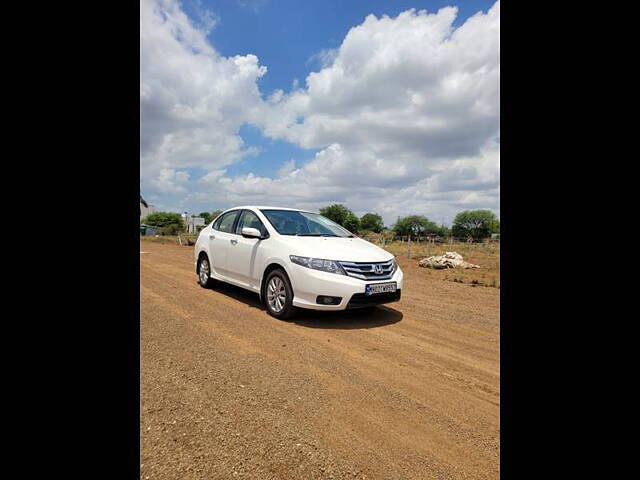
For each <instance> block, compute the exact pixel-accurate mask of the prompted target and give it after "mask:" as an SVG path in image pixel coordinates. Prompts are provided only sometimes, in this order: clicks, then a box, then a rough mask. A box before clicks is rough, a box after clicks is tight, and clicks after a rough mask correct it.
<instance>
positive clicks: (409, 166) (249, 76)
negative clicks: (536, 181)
mask: <svg viewBox="0 0 640 480" xmlns="http://www.w3.org/2000/svg"><path fill="white" fill-rule="evenodd" d="M143 3H144V4H145V5H146V6H147V7H148V8H147V11H146V15H144V14H143V15H141V16H142V17H144V16H149V17H150V18H151V19H146V20H145V21H141V36H142V38H141V45H142V46H141V117H142V119H143V120H142V123H141V134H142V133H143V132H142V129H144V135H143V137H144V138H143V139H142V141H141V165H142V166H141V168H142V169H143V170H144V169H145V168H148V169H149V171H152V172H153V174H154V175H155V176H156V177H158V175H159V174H160V172H161V171H162V169H171V168H176V167H179V166H187V165H188V166H194V165H195V166H200V167H202V168H204V169H205V170H207V171H208V172H212V173H211V174H208V175H207V177H206V178H207V179H208V180H207V181H205V182H199V183H198V184H199V185H200V186H199V187H197V188H194V189H192V190H190V193H189V194H188V195H185V197H184V199H185V200H184V201H185V202H187V203H188V202H199V201H204V199H207V198H209V199H215V200H216V201H217V202H219V203H222V204H224V205H227V206H231V205H233V204H237V203H254V202H255V203H268V204H274V203H275V204H283V205H288V206H299V207H305V208H318V207H321V206H324V205H326V204H327V203H328V202H344V203H346V204H347V205H348V206H349V207H351V208H353V209H354V210H355V211H356V212H357V213H365V212H367V211H377V212H378V213H380V214H382V215H383V216H384V218H385V221H386V222H387V224H391V223H392V222H393V221H394V220H395V218H396V217H397V215H398V214H403V215H404V214H407V213H421V214H426V215H428V216H431V217H433V219H434V220H436V221H439V220H440V218H441V217H444V218H445V219H446V220H447V221H450V219H451V218H452V216H453V215H454V214H455V213H456V212H457V211H459V210H460V209H462V208H490V209H492V210H494V211H495V212H496V213H499V195H500V183H499V170H500V146H499V135H500V129H499V115H500V96H499V83H500V4H499V2H496V4H495V5H494V6H493V7H492V8H491V9H489V10H488V11H487V12H486V13H483V12H479V13H478V14H476V15H474V16H472V17H470V18H468V19H467V20H466V21H465V22H464V23H463V24H462V25H460V26H459V27H457V28H454V27H453V22H454V20H455V18H456V15H457V9H456V8H455V7H445V8H442V9H440V10H438V11H437V12H427V11H425V10H420V11H416V10H414V9H412V10H407V11H405V12H402V13H400V14H399V15H398V16H396V17H395V18H391V17H388V16H382V17H380V18H378V17H376V16H374V15H369V16H367V17H366V18H365V19H364V21H363V22H362V23H361V24H360V25H357V26H354V27H353V28H352V29H351V30H350V31H349V32H348V33H347V35H346V36H345V38H344V40H343V41H342V43H341V45H340V46H339V47H338V48H336V49H333V50H325V51H322V52H320V53H318V54H317V55H315V56H314V57H313V58H312V59H313V60H315V61H318V62H320V67H321V68H320V69H319V70H318V71H316V72H312V73H310V74H309V75H308V76H307V78H306V80H305V84H304V87H303V88H301V87H300V86H299V84H298V83H297V82H295V83H294V88H293V89H292V91H290V92H288V93H287V92H283V91H281V90H278V91H275V92H272V93H271V94H270V95H269V96H268V97H267V98H266V99H263V98H262V97H261V95H260V92H259V90H258V88H257V85H256V81H257V79H258V78H259V77H261V76H262V75H264V74H265V73H266V67H264V66H260V64H259V62H258V59H257V58H256V57H255V56H253V55H246V56H242V57H240V56H238V57H231V58H225V57H221V56H220V55H219V54H218V53H217V52H216V51H215V50H214V49H213V48H212V47H211V46H210V45H209V44H208V43H207V41H206V35H205V33H204V31H202V30H198V29H197V28H196V27H194V26H193V25H192V24H190V23H189V21H188V19H187V18H186V16H184V14H182V13H181V12H180V11H179V8H178V7H177V4H175V3H174V2H170V1H168V0H163V1H162V2H161V3H157V4H153V3H151V2H149V1H145V2H143ZM151 7H153V8H151ZM141 9H143V10H144V7H141ZM141 13H145V12H141ZM142 24H144V25H146V27H145V28H146V31H147V33H146V34H143V33H142V30H143V28H142ZM145 44H146V47H145ZM143 53H144V57H145V60H144V61H143V60H142V57H143ZM143 64H144V67H143ZM186 72H189V74H186ZM145 78H146V80H145ZM143 112H144V115H143ZM244 122H248V123H251V124H253V125H256V126H258V127H260V128H261V129H262V132H263V134H264V135H265V136H267V137H271V138H273V139H280V140H286V141H288V142H291V143H293V144H296V145H298V146H300V147H303V148H312V149H319V151H318V153H316V154H315V156H314V157H313V158H312V159H311V160H310V161H307V162H306V163H304V162H302V163H301V162H298V163H297V164H296V161H294V160H293V159H292V160H289V161H287V162H284V163H281V164H280V168H279V170H278V172H277V176H275V177H274V178H271V177H260V176H258V175H255V174H253V173H249V174H246V175H240V176H235V177H229V176H227V175H226V174H225V172H224V169H223V167H225V166H227V165H229V164H230V163H233V162H235V161H237V160H238V159H240V158H242V157H243V156H245V155H248V154H250V153H251V151H250V150H249V149H248V146H246V145H243V143H242V139H241V138H240V137H239V136H238V134H237V132H238V128H239V127H240V125H242V123H244ZM298 160H300V159H298ZM283 161H284V159H283ZM274 167H276V168H277V165H276V166H274ZM165 175H166V174H165Z"/></svg>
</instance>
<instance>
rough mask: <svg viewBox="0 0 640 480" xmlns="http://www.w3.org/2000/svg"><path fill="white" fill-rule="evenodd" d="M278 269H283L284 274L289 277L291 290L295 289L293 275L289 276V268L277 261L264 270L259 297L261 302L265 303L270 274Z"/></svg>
mask: <svg viewBox="0 0 640 480" xmlns="http://www.w3.org/2000/svg"><path fill="white" fill-rule="evenodd" d="M276 269H281V270H283V271H284V274H285V275H286V276H287V279H288V280H289V284H291V288H292V289H293V282H291V275H289V272H288V271H287V267H285V266H284V265H283V264H281V263H279V262H276V261H272V262H270V263H269V264H268V265H267V266H266V268H265V269H264V272H262V278H261V279H260V291H259V292H258V295H259V296H260V301H261V302H262V301H264V289H265V288H266V286H267V283H266V282H267V277H268V276H269V274H270V273H271V272H273V271H274V270H276Z"/></svg>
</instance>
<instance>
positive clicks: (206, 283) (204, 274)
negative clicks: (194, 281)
mask: <svg viewBox="0 0 640 480" xmlns="http://www.w3.org/2000/svg"><path fill="white" fill-rule="evenodd" d="M209 275H211V264H210V263H209V258H208V257H207V256H206V255H203V256H202V257H200V260H198V283H199V284H200V286H201V287H202V288H208V287H210V286H211V285H212V284H213V280H212V279H211V277H210V276H209Z"/></svg>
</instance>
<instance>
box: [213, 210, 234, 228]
mask: <svg viewBox="0 0 640 480" xmlns="http://www.w3.org/2000/svg"><path fill="white" fill-rule="evenodd" d="M238 213H239V210H234V211H233V212H229V213H225V214H224V215H223V216H222V217H221V218H220V222H216V223H218V225H217V227H215V228H216V230H219V231H221V232H226V233H231V232H232V230H233V222H235V221H236V217H237V216H238Z"/></svg>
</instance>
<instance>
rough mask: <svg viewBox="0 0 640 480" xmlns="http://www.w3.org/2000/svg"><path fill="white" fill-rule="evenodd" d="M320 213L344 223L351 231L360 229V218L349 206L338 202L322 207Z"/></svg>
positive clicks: (341, 223) (339, 223)
mask: <svg viewBox="0 0 640 480" xmlns="http://www.w3.org/2000/svg"><path fill="white" fill-rule="evenodd" d="M320 215H322V216H325V217H327V218H328V219H329V220H333V221H334V222H336V223H337V224H338V225H342V226H343V227H344V228H346V229H347V230H349V231H350V232H357V231H358V230H360V219H359V218H358V217H357V216H356V215H355V214H354V213H353V212H352V211H351V210H349V209H348V208H347V207H345V206H344V205H340V204H338V203H336V204H335V205H329V206H328V207H324V208H321V209H320Z"/></svg>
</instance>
